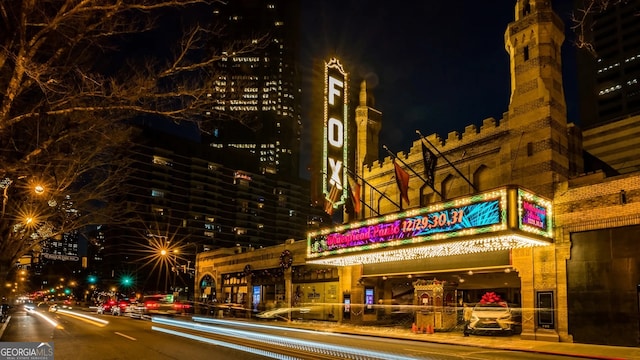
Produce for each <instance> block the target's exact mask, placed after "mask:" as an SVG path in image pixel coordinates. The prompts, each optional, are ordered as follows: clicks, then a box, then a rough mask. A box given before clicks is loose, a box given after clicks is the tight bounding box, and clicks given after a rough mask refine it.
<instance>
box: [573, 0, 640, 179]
mask: <svg viewBox="0 0 640 360" xmlns="http://www.w3.org/2000/svg"><path fill="white" fill-rule="evenodd" d="M639 13H640V0H629V1H620V2H618V3H617V4H616V5H613V6H609V7H607V8H605V9H598V10H597V11H596V13H595V14H593V16H592V17H587V18H586V19H585V24H586V25H587V26H585V29H588V30H590V32H589V33H587V34H586V35H587V37H586V40H587V41H588V43H589V45H591V46H592V47H593V51H592V52H588V51H580V52H579V53H578V85H579V86H578V89H579V102H580V121H581V125H582V127H583V128H584V132H583V139H584V140H583V146H584V149H585V150H586V151H588V152H589V153H590V154H592V155H594V156H595V157H597V158H598V159H600V160H602V161H604V162H605V163H607V164H608V165H610V166H611V167H612V168H613V169H615V170H616V171H618V172H619V173H622V174H624V173H629V172H633V171H637V170H638V169H640V159H638V156H637V149H638V146H640V140H639V138H638V134H639V133H640V35H639V34H640V21H638V14H639Z"/></svg>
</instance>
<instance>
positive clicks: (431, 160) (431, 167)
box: [422, 143, 438, 188]
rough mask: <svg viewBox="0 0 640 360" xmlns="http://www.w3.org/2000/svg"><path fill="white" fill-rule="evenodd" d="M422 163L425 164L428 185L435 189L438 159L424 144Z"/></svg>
mask: <svg viewBox="0 0 640 360" xmlns="http://www.w3.org/2000/svg"><path fill="white" fill-rule="evenodd" d="M422 161H423V162H424V177H425V178H426V179H427V185H429V186H430V187H432V188H433V183H434V180H435V173H436V162H437V161H438V158H437V157H436V156H435V155H434V154H433V153H432V152H431V150H429V149H427V147H426V146H425V144H424V143H422Z"/></svg>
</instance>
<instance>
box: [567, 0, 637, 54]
mask: <svg viewBox="0 0 640 360" xmlns="http://www.w3.org/2000/svg"><path fill="white" fill-rule="evenodd" d="M624 1H625V0H584V1H582V4H581V6H578V7H577V8H576V10H575V11H574V13H573V16H572V21H573V24H572V25H571V28H572V29H573V31H574V32H575V34H576V47H577V48H578V49H585V50H587V51H589V52H590V53H591V54H592V55H594V56H596V55H597V53H596V49H595V48H594V46H593V42H592V40H591V29H592V26H593V25H594V20H593V16H594V15H596V14H599V13H602V12H604V11H606V10H607V9H609V8H611V7H614V6H616V5H618V4H620V3H622V2H624Z"/></svg>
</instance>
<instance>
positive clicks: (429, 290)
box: [413, 279, 457, 331]
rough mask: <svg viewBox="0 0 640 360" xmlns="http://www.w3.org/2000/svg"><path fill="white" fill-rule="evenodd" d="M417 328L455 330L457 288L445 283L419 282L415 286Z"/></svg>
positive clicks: (435, 281)
mask: <svg viewBox="0 0 640 360" xmlns="http://www.w3.org/2000/svg"><path fill="white" fill-rule="evenodd" d="M413 288H414V305H416V306H417V311H416V321H415V323H416V327H417V328H418V329H432V330H434V331H436V330H438V331H448V330H452V329H454V328H455V326H456V323H457V314H456V301H457V299H456V288H455V286H450V285H447V284H446V282H445V281H438V280H437V279H433V280H418V281H416V282H415V283H414V284H413Z"/></svg>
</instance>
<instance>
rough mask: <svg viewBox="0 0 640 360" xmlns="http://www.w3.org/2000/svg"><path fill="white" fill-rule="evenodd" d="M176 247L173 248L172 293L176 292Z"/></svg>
mask: <svg viewBox="0 0 640 360" xmlns="http://www.w3.org/2000/svg"><path fill="white" fill-rule="evenodd" d="M178 252H179V251H178V249H173V284H172V285H171V287H173V294H174V295H175V293H176V276H177V274H178Z"/></svg>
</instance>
